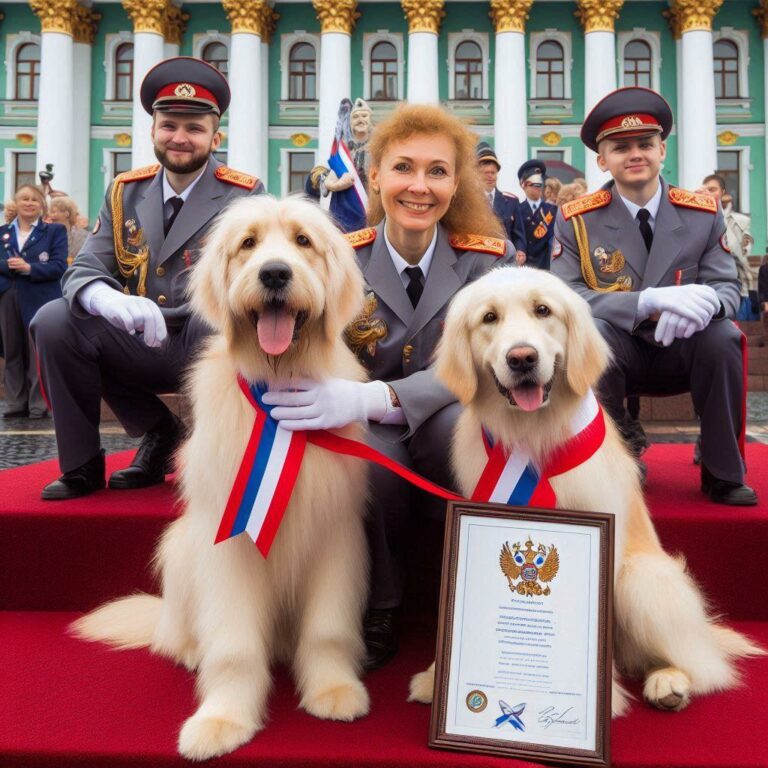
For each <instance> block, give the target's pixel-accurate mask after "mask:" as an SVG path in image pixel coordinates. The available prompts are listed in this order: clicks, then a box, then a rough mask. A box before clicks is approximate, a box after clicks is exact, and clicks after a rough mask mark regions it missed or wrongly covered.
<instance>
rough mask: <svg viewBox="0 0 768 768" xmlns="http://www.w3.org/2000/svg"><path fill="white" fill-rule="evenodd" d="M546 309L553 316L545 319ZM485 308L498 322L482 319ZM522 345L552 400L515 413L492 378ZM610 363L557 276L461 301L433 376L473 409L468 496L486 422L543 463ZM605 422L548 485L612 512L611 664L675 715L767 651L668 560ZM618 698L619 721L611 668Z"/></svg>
mask: <svg viewBox="0 0 768 768" xmlns="http://www.w3.org/2000/svg"><path fill="white" fill-rule="evenodd" d="M539 305H545V306H546V307H549V308H550V310H551V314H550V315H549V316H548V317H541V316H539V315H538V314H537V313H536V307H537V306H539ZM489 312H492V313H495V315H496V316H497V319H496V321H494V322H483V318H484V317H485V316H486V315H487V313H489ZM520 345H522V346H530V347H533V348H534V349H535V350H537V351H538V354H539V368H538V375H539V382H540V383H542V384H544V383H546V382H547V381H549V380H550V379H552V378H553V377H554V378H553V384H552V390H551V394H550V398H549V402H548V403H545V404H544V406H542V407H541V408H539V409H538V410H536V411H533V412H525V411H523V410H521V409H519V408H517V407H515V406H512V405H510V404H509V402H508V401H507V399H506V398H505V397H503V396H502V395H501V394H500V392H499V390H498V388H497V387H496V384H495V382H494V381H493V377H492V375H491V371H493V373H494V374H495V375H496V377H497V378H498V380H499V381H500V382H501V383H502V384H503V385H504V386H511V385H512V380H511V373H510V370H509V367H508V366H507V362H506V355H507V352H508V350H509V349H510V348H512V347H513V346H520ZM608 360H609V351H608V348H607V346H606V344H605V342H604V341H603V339H602V338H601V336H600V334H599V332H598V331H597V329H596V327H595V325H594V323H593V322H592V316H591V313H590V309H589V306H588V304H587V303H586V302H585V301H584V300H583V299H582V298H581V297H580V296H578V295H577V294H576V293H575V292H574V291H572V290H571V289H569V288H568V287H567V286H566V285H565V284H564V283H563V282H562V281H560V280H559V279H558V278H557V277H555V276H554V275H551V274H549V273H546V272H541V271H539V270H535V269H530V268H522V269H521V268H516V267H507V268H503V269H499V270H494V271H493V272H491V273H490V274H489V275H487V276H486V277H484V278H482V279H480V280H478V281H477V282H475V283H473V284H472V285H470V286H468V287H467V288H465V289H464V290H462V291H461V292H460V293H459V294H457V296H456V297H455V298H454V300H453V302H452V303H451V306H450V308H449V310H448V315H447V318H446V323H445V330H444V333H443V337H442V341H441V343H440V346H439V349H438V355H437V373H438V376H439V377H440V378H441V379H442V381H443V382H444V383H445V384H446V386H448V387H449V388H450V389H451V390H453V391H454V392H455V393H456V395H457V397H458V398H459V399H460V400H461V402H462V403H463V404H464V405H465V406H466V409H465V411H464V413H463V414H462V416H461V418H460V419H459V422H458V424H457V428H456V433H455V435H454V443H453V467H454V471H455V473H456V477H457V479H458V481H459V485H460V487H461V490H462V492H463V493H464V494H465V495H467V496H468V495H470V494H471V492H472V491H473V490H474V488H475V486H476V484H477V481H478V479H479V477H480V473H481V472H482V469H483V466H484V464H485V450H484V449H483V445H482V438H481V429H480V424H483V425H485V427H486V428H488V429H490V431H491V432H492V434H493V436H494V439H495V440H501V441H503V443H504V444H505V445H508V446H513V445H516V446H521V447H524V448H526V449H527V450H528V451H530V452H531V455H532V456H533V457H534V459H535V458H537V457H541V456H543V455H545V454H546V453H547V452H548V451H549V450H550V449H551V448H552V447H554V446H556V445H558V444H561V443H562V442H563V441H564V440H565V439H567V438H568V437H569V434H568V424H569V421H570V418H571V415H572V414H573V412H574V409H575V408H576V407H577V405H578V403H579V400H580V398H581V397H583V395H584V394H586V392H587V390H588V389H589V388H590V387H594V386H595V385H596V384H597V382H598V379H599V378H600V375H601V373H602V372H603V370H604V368H605V367H606V365H607V364H608ZM607 421H608V423H607V424H606V428H607V434H606V437H605V441H604V443H603V445H602V446H601V448H600V449H599V450H598V451H597V452H596V453H595V454H594V455H593V456H592V457H591V458H590V459H589V460H588V461H587V462H585V463H584V464H582V465H581V466H580V467H577V468H576V469H573V470H571V471H570V472H566V473H564V474H562V475H559V476H557V477H555V478H553V479H552V487H553V489H554V491H555V493H556V494H557V500H558V505H559V506H561V507H562V508H567V509H583V510H586V511H596V512H613V513H615V515H616V557H615V597H614V606H615V621H616V644H615V663H616V667H618V669H620V670H621V671H622V672H624V673H626V674H629V675H633V676H636V677H640V678H641V679H644V681H645V687H644V696H645V698H646V700H647V701H649V702H650V703H651V704H653V705H654V706H657V707H659V708H661V709H669V710H679V709H682V708H683V707H685V706H686V705H687V704H688V702H689V700H690V697H691V695H692V694H700V693H708V692H710V691H715V690H721V689H725V688H730V687H732V686H734V685H736V684H737V683H738V679H739V678H738V673H737V670H736V669H735V667H734V664H733V661H734V659H736V658H739V657H742V656H749V655H755V654H760V653H763V651H762V650H761V649H760V648H758V647H757V646H755V645H754V644H753V643H751V642H750V641H749V640H748V639H747V638H745V637H743V636H741V635H739V634H738V633H737V632H734V631H733V630H731V629H728V628H726V627H725V626H723V625H722V624H720V623H718V622H717V620H716V619H715V618H714V617H713V616H712V615H711V614H710V613H709V612H708V610H707V606H706V603H705V600H704V598H703V596H702V594H701V592H700V590H699V589H698V587H697V586H696V584H695V583H694V581H693V579H692V578H691V576H690V575H689V574H688V573H687V572H686V570H685V563H684V561H683V560H682V559H681V558H678V559H675V558H673V557H670V556H669V555H668V554H667V553H666V552H664V550H663V549H662V547H661V544H660V543H659V539H658V537H657V535H656V531H655V530H654V527H653V523H652V522H651V518H650V516H649V513H648V509H647V507H646V505H645V501H644V499H643V495H642V491H641V487H640V481H639V477H638V472H637V467H636V464H635V462H634V460H633V459H632V458H631V457H630V455H629V454H628V453H627V451H626V450H625V449H624V445H623V442H622V440H621V438H620V436H619V434H618V432H617V430H616V428H615V426H614V425H613V423H612V422H610V420H607ZM433 685H434V664H433V665H432V667H430V669H428V670H426V672H422V673H420V674H418V675H416V676H415V677H414V678H413V680H412V681H411V699H413V700H417V701H425V702H429V701H431V700H432V691H433ZM612 698H613V712H614V714H615V715H618V714H622V713H623V712H625V711H626V709H627V707H628V696H627V694H626V692H625V691H624V690H623V689H622V688H621V686H620V685H619V684H618V683H617V681H616V668H614V686H613V697H612Z"/></svg>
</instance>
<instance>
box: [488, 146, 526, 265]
mask: <svg viewBox="0 0 768 768" xmlns="http://www.w3.org/2000/svg"><path fill="white" fill-rule="evenodd" d="M477 164H478V165H479V166H480V181H481V182H482V184H483V188H484V189H485V194H486V197H487V198H488V202H489V203H490V204H491V208H493V212H494V213H495V214H496V217H497V218H498V219H499V221H500V222H501V223H502V225H503V226H504V230H505V231H506V233H507V240H510V241H511V242H512V245H514V246H515V250H516V251H517V254H516V257H515V260H516V261H517V262H518V263H520V264H522V263H524V262H525V229H523V216H522V214H521V212H520V201H519V200H518V199H517V196H516V195H513V194H512V193H511V192H501V191H500V190H499V189H498V188H497V187H496V182H497V180H498V177H499V171H500V170H501V163H500V162H499V159H498V158H497V157H496V153H495V152H494V151H493V149H492V148H491V147H490V145H489V144H487V143H486V142H484V141H481V142H480V143H479V144H478V145H477Z"/></svg>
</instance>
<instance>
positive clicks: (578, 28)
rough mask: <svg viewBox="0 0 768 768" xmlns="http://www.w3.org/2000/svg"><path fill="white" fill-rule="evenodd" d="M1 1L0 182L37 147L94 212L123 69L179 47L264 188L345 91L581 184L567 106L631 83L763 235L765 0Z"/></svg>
mask: <svg viewBox="0 0 768 768" xmlns="http://www.w3.org/2000/svg"><path fill="white" fill-rule="evenodd" d="M0 15H1V16H2V18H1V20H0V42H1V44H2V48H3V52H4V60H5V66H4V68H3V69H2V71H1V72H0V94H2V97H1V98H2V109H1V110H0V151H2V160H1V165H0V184H2V194H3V199H8V198H9V197H10V196H11V195H12V193H13V190H14V189H15V188H16V186H18V185H19V184H20V183H23V182H26V181H33V180H35V179H36V178H37V172H38V171H40V170H41V169H42V168H43V167H44V166H45V164H46V163H53V165H54V173H55V179H54V182H53V187H54V188H55V189H60V190H64V191H66V192H68V193H70V194H71V195H72V196H73V197H74V198H75V199H76V200H77V201H78V203H79V204H80V206H81V209H82V210H83V211H84V212H87V214H88V216H89V218H90V220H91V221H93V220H94V219H95V216H96V213H97V211H98V209H99V206H100V205H101V202H102V200H103V195H104V191H105V189H106V187H107V185H108V184H109V182H110V180H111V179H112V178H113V176H114V175H115V173H117V172H120V171H123V170H127V169H128V168H130V167H133V166H138V165H145V164H148V163H152V162H154V155H153V152H152V146H151V142H150V139H149V125H150V118H149V116H147V115H146V114H145V113H144V111H143V110H142V109H141V106H140V105H139V103H138V98H137V94H138V86H139V84H140V82H141V79H142V77H143V75H144V73H145V72H146V71H147V70H148V69H149V68H150V67H151V66H153V65H154V64H155V63H157V62H158V61H160V60H161V59H163V58H165V57H168V56H174V55H178V54H182V55H187V56H199V57H202V58H204V59H207V60H208V61H210V62H211V63H212V64H214V65H215V66H217V67H219V68H220V69H221V70H222V71H224V72H225V73H226V74H227V77H228V78H229V82H230V85H231V87H232V92H233V99H232V105H231V107H230V110H229V113H228V114H227V116H226V117H225V119H224V121H223V123H222V131H223V133H224V142H223V144H222V152H221V155H222V159H225V160H226V162H227V163H229V164H230V165H231V166H232V167H234V168H237V169H238V170H242V171H245V172H248V173H253V174H255V175H257V176H259V177H260V178H261V179H262V180H264V181H265V183H266V186H267V188H268V190H269V191H270V192H271V193H273V194H276V195H281V194H286V193H287V192H289V191H291V190H295V189H300V188H301V187H302V185H303V179H304V177H305V175H306V173H307V172H308V171H309V169H310V168H311V167H312V166H313V165H314V164H315V163H316V162H324V161H325V159H326V158H327V154H328V150H329V149H330V144H331V140H332V136H333V130H334V126H335V123H336V112H337V109H338V104H339V101H340V100H341V98H343V97H351V98H353V99H354V98H356V97H358V96H362V97H363V98H365V99H367V100H368V101H369V103H370V104H371V106H372V108H373V110H374V119H376V117H380V116H383V115H385V114H387V113H388V112H389V111H391V110H392V108H393V107H394V106H395V105H396V104H397V102H398V101H401V100H404V99H407V100H409V101H412V102H422V103H440V104H442V105H444V106H445V107H446V108H447V109H449V110H450V111H451V112H453V113H455V114H457V115H459V116H461V117H462V118H463V119H465V120H466V121H467V122H469V123H471V124H472V125H473V126H474V128H475V130H476V131H477V133H478V135H479V137H480V138H483V139H485V140H487V141H489V142H490V143H491V144H493V145H494V146H495V148H496V152H497V154H498V156H499V158H500V160H501V162H502V165H503V168H502V172H501V184H500V186H501V187H502V188H504V189H508V190H512V191H515V190H516V188H517V179H516V177H515V171H516V169H517V167H518V166H519V165H520V164H521V163H522V162H523V161H524V160H525V159H527V158H528V157H533V156H539V157H542V158H545V159H550V160H562V161H564V162H567V163H570V164H572V165H574V166H576V167H578V168H583V169H585V173H586V176H587V179H588V181H589V183H590V187H591V188H594V187H596V186H598V185H599V184H600V183H601V181H602V179H601V176H600V174H599V172H598V171H597V168H596V166H595V164H594V159H593V158H592V157H590V156H589V153H588V152H587V151H586V150H585V148H584V147H583V145H582V144H581V142H580V141H579V138H578V133H579V127H580V124H581V122H582V120H583V118H584V115H585V112H586V111H588V110H589V108H590V107H591V106H592V105H593V104H594V103H595V102H596V101H597V100H598V99H599V98H601V97H602V96H603V95H604V94H605V93H606V92H608V91H609V90H611V89H613V88H615V87H617V86H621V85H644V86H649V87H651V88H654V89H657V90H659V91H660V92H661V93H662V94H663V95H664V96H665V98H666V99H667V100H668V101H669V102H670V104H671V105H672V108H673V111H674V113H675V117H676V125H675V129H674V131H673V133H672V135H671V136H670V138H669V141H668V154H667V159H666V163H665V167H664V176H665V178H667V179H668V180H669V181H670V182H672V183H676V184H680V185H682V186H687V187H695V186H697V185H698V184H699V183H700V181H701V179H702V178H703V177H704V176H705V175H706V174H707V173H710V172H712V171H713V170H718V171H719V172H721V173H723V175H724V176H725V177H726V179H727V181H728V184H729V187H730V190H731V191H732V193H733V194H734V197H735V198H736V207H737V208H738V209H740V210H742V211H744V212H747V213H750V214H751V216H752V228H753V233H754V235H755V241H756V242H755V253H760V252H762V251H764V250H765V247H766V221H767V219H768V212H767V209H768V194H767V192H766V183H767V181H768V172H767V170H766V165H767V163H768V152H767V151H766V125H765V109H766V88H768V77H766V67H767V66H768V47H766V46H767V45H768V43H766V41H767V40H768V0H759V2H758V0H670V2H659V1H658V0H574V1H572V2H563V1H562V0H490V2H489V0H460V1H457V2H452V1H451V0H402V1H401V2H373V1H366V0H357V2H355V0H314V1H313V2H310V0H283V1H282V2H274V3H272V2H266V0H222V2H221V3H212V2H197V1H196V0H187V1H186V2H183V3H172V2H170V0H122V2H119V1H117V0H116V1H115V2H94V3H93V4H90V3H82V2H78V0H29V2H13V0H5V2H1V3H0Z"/></svg>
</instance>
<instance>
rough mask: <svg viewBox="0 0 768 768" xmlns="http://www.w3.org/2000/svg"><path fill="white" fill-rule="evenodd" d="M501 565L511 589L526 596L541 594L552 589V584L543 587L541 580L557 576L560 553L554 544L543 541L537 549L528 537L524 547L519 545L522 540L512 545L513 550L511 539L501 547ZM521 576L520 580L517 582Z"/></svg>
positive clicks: (545, 581) (549, 579)
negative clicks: (545, 544) (544, 543)
mask: <svg viewBox="0 0 768 768" xmlns="http://www.w3.org/2000/svg"><path fill="white" fill-rule="evenodd" d="M499 565H500V566H501V571H502V573H503V574H504V575H505V576H506V577H507V582H508V583H509V588H510V590H511V591H512V592H517V594H518V595H525V596H526V597H533V596H537V597H538V596H540V595H548V594H549V593H550V592H551V590H550V588H549V586H546V587H544V588H542V587H541V584H539V582H540V581H542V582H544V583H547V582H550V581H552V579H554V578H555V576H557V571H558V569H559V568H560V556H559V555H558V554H557V549H556V548H555V546H554V545H552V546H551V547H550V548H549V550H547V548H546V547H545V546H544V545H543V544H539V545H538V546H537V547H536V549H534V548H533V542H532V541H531V539H530V537H529V538H528V541H526V542H525V549H523V548H522V547H521V546H520V542H517V543H515V544H513V545H512V548H511V549H510V548H509V542H508V541H507V542H505V543H504V546H503V547H502V548H501V555H500V556H499ZM518 579H520V581H517V580H518ZM515 582H517V583H515Z"/></svg>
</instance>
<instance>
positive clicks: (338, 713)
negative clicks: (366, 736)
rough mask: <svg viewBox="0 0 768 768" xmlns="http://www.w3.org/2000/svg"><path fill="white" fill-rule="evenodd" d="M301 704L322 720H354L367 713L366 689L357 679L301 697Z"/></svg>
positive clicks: (368, 703) (368, 704)
mask: <svg viewBox="0 0 768 768" xmlns="http://www.w3.org/2000/svg"><path fill="white" fill-rule="evenodd" d="M301 706H302V707H304V709H305V710H306V711H307V712H309V714H310V715H314V716H315V717H319V718H321V719H323V720H347V721H349V720H354V719H355V718H358V717H363V716H364V715H367V714H368V710H369V709H370V701H369V699H368V691H366V690H365V686H364V685H363V684H362V683H361V682H360V681H359V680H355V681H354V683H342V684H341V685H337V686H335V687H334V688H328V689H326V690H324V691H320V692H318V693H315V694H310V695H307V696H305V697H304V698H303V700H302V702H301Z"/></svg>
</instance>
